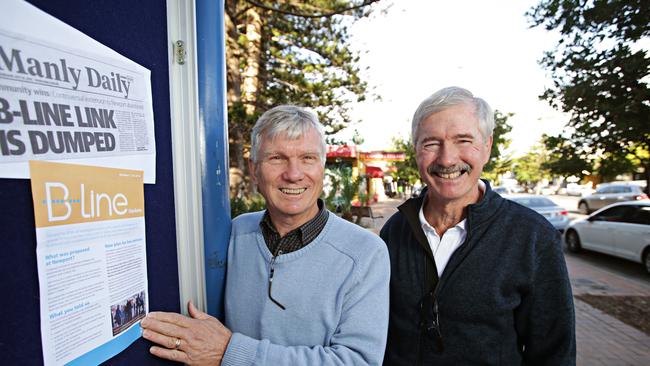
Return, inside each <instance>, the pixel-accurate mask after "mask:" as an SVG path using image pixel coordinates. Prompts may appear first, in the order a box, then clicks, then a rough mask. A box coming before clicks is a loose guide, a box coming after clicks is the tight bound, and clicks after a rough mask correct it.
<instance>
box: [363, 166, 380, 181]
mask: <svg viewBox="0 0 650 366" xmlns="http://www.w3.org/2000/svg"><path fill="white" fill-rule="evenodd" d="M366 175H367V176H368V177H370V178H383V177H384V171H383V170H381V168H380V167H376V166H371V165H366Z"/></svg>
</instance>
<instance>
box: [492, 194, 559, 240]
mask: <svg viewBox="0 0 650 366" xmlns="http://www.w3.org/2000/svg"><path fill="white" fill-rule="evenodd" d="M504 197H505V198H507V199H509V200H511V201H514V202H517V203H518V204H520V205H522V206H526V207H528V208H530V209H533V210H535V211H537V213H539V214H540V215H542V216H544V217H545V218H546V219H547V220H548V221H549V222H550V223H551V224H553V226H554V227H555V228H556V229H558V230H559V231H564V228H565V227H566V226H567V225H568V224H569V212H568V211H567V210H566V209H565V208H563V207H560V206H558V205H557V204H556V203H555V202H553V201H551V200H550V199H548V198H547V197H544V196H536V195H532V194H514V195H505V196H504Z"/></svg>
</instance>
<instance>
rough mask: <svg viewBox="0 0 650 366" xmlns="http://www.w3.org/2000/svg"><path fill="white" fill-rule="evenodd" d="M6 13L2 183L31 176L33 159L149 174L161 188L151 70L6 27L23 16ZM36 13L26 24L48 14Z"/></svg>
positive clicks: (1, 72) (1, 28)
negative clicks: (115, 168) (5, 180)
mask: <svg viewBox="0 0 650 366" xmlns="http://www.w3.org/2000/svg"><path fill="white" fill-rule="evenodd" d="M9 6H10V7H11V6H14V7H25V6H26V5H24V4H16V3H11V2H10V3H9ZM3 13H4V15H0V178H29V171H28V161H29V160H48V161H59V162H71V163H75V164H86V165H94V166H109V167H119V168H126V169H137V170H143V171H144V172H145V176H144V181H145V183H155V152H156V148H155V138H154V122H153V108H152V101H151V80H150V71H149V70H147V69H146V68H144V67H142V66H140V65H138V64H136V63H135V62H133V61H131V60H129V59H127V58H125V57H122V56H119V58H116V57H107V56H106V55H102V54H100V53H94V52H92V51H89V50H87V49H85V50H77V49H72V48H69V47H68V46H65V45H62V44H58V43H56V42H54V41H51V40H50V38H54V37H50V38H47V39H39V38H37V37H35V36H33V35H32V33H31V32H25V33H21V32H20V29H14V28H5V24H6V22H5V21H4V20H3V18H5V17H14V18H15V17H19V18H20V17H21V15H20V14H21V12H16V14H18V15H17V16H13V15H12V11H11V9H9V11H8V12H7V10H6V9H5V11H3ZM7 13H8V14H7ZM29 14H30V15H27V16H25V17H24V18H25V19H23V22H22V23H24V24H33V23H35V21H34V17H36V16H39V17H40V16H42V15H40V14H39V13H38V12H37V11H33V12H31V13H29ZM7 20H8V19H7ZM12 21H15V19H12ZM53 21H54V20H53ZM57 21H58V20H57ZM75 32H76V33H80V32H78V31H76V30H75ZM56 33H57V32H54V31H53V32H52V34H53V35H54V34H56ZM76 38H77V37H73V38H69V40H70V41H72V40H73V39H76ZM71 43H72V42H70V43H67V44H71ZM67 44H66V45H67ZM102 47H103V46H102ZM71 160H73V161H71Z"/></svg>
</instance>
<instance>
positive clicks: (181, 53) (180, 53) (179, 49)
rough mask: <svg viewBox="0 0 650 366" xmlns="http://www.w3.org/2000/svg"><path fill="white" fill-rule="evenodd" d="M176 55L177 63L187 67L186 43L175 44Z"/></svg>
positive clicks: (177, 42) (178, 42)
mask: <svg viewBox="0 0 650 366" xmlns="http://www.w3.org/2000/svg"><path fill="white" fill-rule="evenodd" d="M174 55H175V56H176V63H177V64H179V65H185V58H186V57H187V50H186V49H185V42H183V41H176V42H175V43H174Z"/></svg>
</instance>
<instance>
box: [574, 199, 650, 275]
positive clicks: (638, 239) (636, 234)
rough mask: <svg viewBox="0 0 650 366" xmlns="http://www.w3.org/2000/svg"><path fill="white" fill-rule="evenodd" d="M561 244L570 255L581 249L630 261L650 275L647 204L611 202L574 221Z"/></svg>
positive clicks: (649, 234) (649, 224)
mask: <svg viewBox="0 0 650 366" xmlns="http://www.w3.org/2000/svg"><path fill="white" fill-rule="evenodd" d="M564 242H565V243H566V246H567V249H569V251H571V252H578V251H580V249H583V248H584V249H589V250H594V251H597V252H601V253H605V254H609V255H613V256H616V257H621V258H625V259H629V260H631V261H634V262H638V263H642V264H643V265H644V266H645V269H646V271H647V272H648V273H650V201H636V202H620V203H614V204H612V205H609V206H607V207H605V208H603V209H601V210H598V211H596V212H594V213H593V214H591V215H589V217H587V218H585V219H580V220H576V221H573V222H572V223H571V224H569V226H568V227H567V228H566V231H565V233H564Z"/></svg>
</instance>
